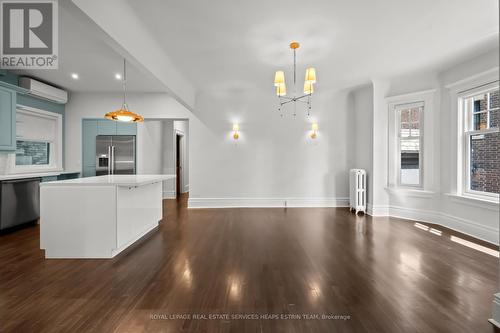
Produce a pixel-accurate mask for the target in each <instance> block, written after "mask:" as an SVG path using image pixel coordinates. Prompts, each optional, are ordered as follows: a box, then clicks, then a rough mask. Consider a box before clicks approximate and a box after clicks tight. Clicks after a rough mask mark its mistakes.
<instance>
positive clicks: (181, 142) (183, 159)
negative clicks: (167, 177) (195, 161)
mask: <svg viewBox="0 0 500 333" xmlns="http://www.w3.org/2000/svg"><path fill="white" fill-rule="evenodd" d="M177 136H180V138H179V155H180V158H179V165H180V168H181V171H180V180H179V187H180V193H186V190H185V185H186V184H185V178H186V177H185V175H186V174H185V172H186V171H185V170H186V168H185V165H186V134H185V133H184V131H181V130H178V129H175V128H174V143H175V150H174V166H175V168H177ZM176 174H177V173H176ZM176 182H177V180H176ZM175 195H176V197H177V188H176V189H175Z"/></svg>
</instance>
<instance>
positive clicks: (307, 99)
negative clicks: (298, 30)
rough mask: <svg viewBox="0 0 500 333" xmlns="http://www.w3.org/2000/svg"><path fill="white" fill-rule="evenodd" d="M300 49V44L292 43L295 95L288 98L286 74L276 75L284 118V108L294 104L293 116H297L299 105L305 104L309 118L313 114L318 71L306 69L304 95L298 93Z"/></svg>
mask: <svg viewBox="0 0 500 333" xmlns="http://www.w3.org/2000/svg"><path fill="white" fill-rule="evenodd" d="M299 47H300V44H299V43H298V42H291V43H290V48H291V49H292V50H293V95H292V96H291V97H287V96H286V84H285V72H284V71H276V74H275V75H274V86H275V87H276V95H277V96H278V98H279V106H278V111H279V112H280V113H281V116H282V117H283V107H284V106H285V105H287V104H291V103H293V105H294V109H293V110H294V111H293V116H294V117H295V116H296V115H297V103H303V104H305V105H306V106H307V116H308V117H309V115H310V113H311V96H312V94H313V92H314V87H313V85H314V84H315V83H316V70H315V69H314V68H313V67H309V68H307V69H306V75H305V79H304V90H303V92H304V94H302V93H300V92H299V93H298V92H297V49H298V48H299Z"/></svg>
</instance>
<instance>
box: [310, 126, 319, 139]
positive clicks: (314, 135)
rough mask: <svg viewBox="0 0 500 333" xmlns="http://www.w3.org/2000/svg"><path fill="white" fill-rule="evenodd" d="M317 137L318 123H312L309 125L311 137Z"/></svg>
mask: <svg viewBox="0 0 500 333" xmlns="http://www.w3.org/2000/svg"><path fill="white" fill-rule="evenodd" d="M317 137H318V123H312V125H311V139H313V140H314V139H316V138H317Z"/></svg>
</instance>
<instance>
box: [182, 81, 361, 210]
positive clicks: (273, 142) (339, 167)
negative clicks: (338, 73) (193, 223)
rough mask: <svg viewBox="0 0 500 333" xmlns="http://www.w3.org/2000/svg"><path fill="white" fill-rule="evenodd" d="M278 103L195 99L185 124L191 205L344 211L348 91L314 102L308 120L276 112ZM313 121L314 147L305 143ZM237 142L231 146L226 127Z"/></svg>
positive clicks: (349, 141)
mask: <svg viewBox="0 0 500 333" xmlns="http://www.w3.org/2000/svg"><path fill="white" fill-rule="evenodd" d="M277 103H278V101H277V98H276V97H274V98H273V95H272V94H271V93H269V91H266V92H265V93H259V92H256V91H251V90H250V91H245V92H241V91H239V92H218V93H202V94H200V95H199V96H198V99H197V106H196V115H197V116H198V117H199V119H200V120H201V121H202V123H203V124H204V126H205V131H203V132H199V131H197V128H196V127H195V126H191V125H192V124H191V122H190V140H191V142H190V147H191V149H190V186H191V188H190V205H191V206H232V205H236V206H283V205H284V204H285V201H287V204H288V205H326V206H334V205H347V199H346V198H347V197H348V169H349V166H350V165H352V163H353V162H352V161H353V147H354V126H355V124H354V117H353V115H352V104H353V101H352V96H351V95H350V94H349V92H348V91H343V92H337V93H334V92H324V91H323V92H321V93H319V94H317V95H315V96H314V100H313V110H312V113H311V114H312V116H311V118H310V119H307V117H306V111H305V109H300V108H301V105H298V106H297V108H298V110H297V116H296V117H295V118H294V117H293V116H292V114H291V113H292V112H293V105H289V106H288V108H287V109H286V110H287V111H286V114H285V117H284V118H281V117H280V114H279V113H278V111H277ZM313 121H317V122H318V124H319V134H318V138H317V139H316V140H312V139H311V138H310V137H309V133H310V128H311V123H312V122H313ZM233 123H238V124H239V125H240V139H239V140H238V141H234V140H233V139H232V136H231V135H232V133H231V130H232V124H233Z"/></svg>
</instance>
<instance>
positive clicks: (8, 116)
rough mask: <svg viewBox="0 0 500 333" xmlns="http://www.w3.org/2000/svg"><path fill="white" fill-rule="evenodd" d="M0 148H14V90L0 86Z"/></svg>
mask: <svg viewBox="0 0 500 333" xmlns="http://www.w3.org/2000/svg"><path fill="white" fill-rule="evenodd" d="M0 150H4V151H5V150H10V151H12V150H16V92H15V91H13V90H10V89H7V88H4V87H0Z"/></svg>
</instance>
